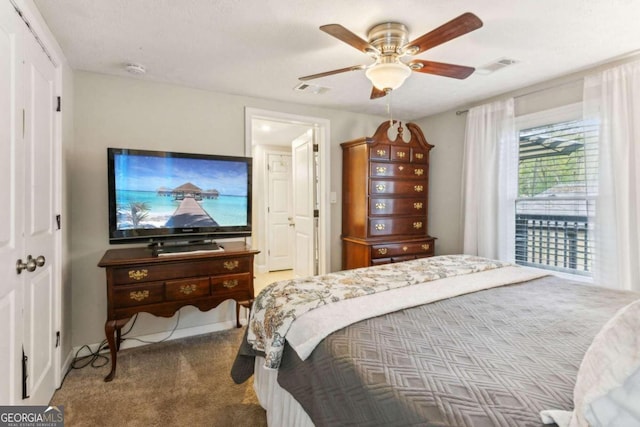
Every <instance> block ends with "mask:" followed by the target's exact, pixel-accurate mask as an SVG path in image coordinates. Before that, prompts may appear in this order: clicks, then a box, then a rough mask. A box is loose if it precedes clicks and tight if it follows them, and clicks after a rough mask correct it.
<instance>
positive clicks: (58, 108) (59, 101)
mask: <svg viewBox="0 0 640 427" xmlns="http://www.w3.org/2000/svg"><path fill="white" fill-rule="evenodd" d="M60 103H61V100H60V97H58V106H57V107H56V111H57V112H60V111H61V107H60Z"/></svg>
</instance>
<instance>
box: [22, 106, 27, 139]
mask: <svg viewBox="0 0 640 427" xmlns="http://www.w3.org/2000/svg"><path fill="white" fill-rule="evenodd" d="M25 114H26V113H25V111H24V108H23V109H22V138H24V130H25V127H26V125H25Z"/></svg>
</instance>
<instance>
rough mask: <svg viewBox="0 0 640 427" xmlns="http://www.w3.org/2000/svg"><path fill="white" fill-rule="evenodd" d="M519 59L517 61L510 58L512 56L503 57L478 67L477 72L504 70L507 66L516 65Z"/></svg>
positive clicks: (488, 72) (489, 72)
mask: <svg viewBox="0 0 640 427" xmlns="http://www.w3.org/2000/svg"><path fill="white" fill-rule="evenodd" d="M517 63H518V61H516V60H515V59H510V58H501V59H498V60H497V61H494V62H492V63H490V64H487V65H484V66H482V67H480V68H478V69H476V73H477V74H483V75H486V74H491V73H494V72H496V71H498V70H502V69H503V68H505V67H508V66H510V65H514V64H517Z"/></svg>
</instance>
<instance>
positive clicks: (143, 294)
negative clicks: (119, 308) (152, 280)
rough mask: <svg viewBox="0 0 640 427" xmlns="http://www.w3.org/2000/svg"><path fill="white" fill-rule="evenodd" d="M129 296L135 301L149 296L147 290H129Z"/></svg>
mask: <svg viewBox="0 0 640 427" xmlns="http://www.w3.org/2000/svg"><path fill="white" fill-rule="evenodd" d="M129 298H130V299H132V300H135V301H142V300H143V299H145V298H149V291H147V290H144V291H131V292H129Z"/></svg>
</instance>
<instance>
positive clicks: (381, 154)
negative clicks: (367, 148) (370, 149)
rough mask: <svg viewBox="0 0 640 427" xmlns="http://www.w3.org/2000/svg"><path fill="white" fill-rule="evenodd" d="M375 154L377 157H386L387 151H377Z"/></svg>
mask: <svg viewBox="0 0 640 427" xmlns="http://www.w3.org/2000/svg"><path fill="white" fill-rule="evenodd" d="M376 154H377V155H378V156H386V155H387V150H378V151H376Z"/></svg>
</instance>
